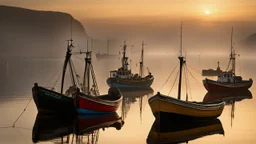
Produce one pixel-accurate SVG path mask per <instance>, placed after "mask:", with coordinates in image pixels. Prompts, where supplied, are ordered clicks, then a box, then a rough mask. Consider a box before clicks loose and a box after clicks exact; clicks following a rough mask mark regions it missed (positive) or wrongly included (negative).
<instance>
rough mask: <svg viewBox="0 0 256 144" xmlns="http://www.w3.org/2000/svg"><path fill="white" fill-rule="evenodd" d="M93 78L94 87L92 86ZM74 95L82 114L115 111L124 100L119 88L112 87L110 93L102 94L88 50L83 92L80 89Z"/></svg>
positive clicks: (79, 111) (75, 102) (76, 104)
mask: <svg viewBox="0 0 256 144" xmlns="http://www.w3.org/2000/svg"><path fill="white" fill-rule="evenodd" d="M91 78H92V87H91V86H90V79H91ZM74 95H75V100H74V104H75V107H76V110H77V112H78V113H82V114H100V113H110V112H115V111H116V110H117V109H118V107H119V105H120V103H121V100H122V95H121V93H120V91H119V90H118V89H117V88H110V89H109V92H108V94H106V95H100V93H99V89H98V85H97V82H96V77H95V74H94V71H93V66H92V63H91V51H90V52H89V51H87V52H86V58H85V70H84V81H83V85H82V92H80V91H79V90H78V91H77V92H76V93H75V94H74Z"/></svg>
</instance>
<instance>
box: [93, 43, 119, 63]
mask: <svg viewBox="0 0 256 144" xmlns="http://www.w3.org/2000/svg"><path fill="white" fill-rule="evenodd" d="M118 56H119V55H117V54H110V53H109V40H108V41H107V53H100V52H98V53H96V58H97V59H110V58H112V59H114V58H115V59H117V58H118Z"/></svg>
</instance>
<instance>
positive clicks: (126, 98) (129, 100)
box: [119, 87, 154, 118]
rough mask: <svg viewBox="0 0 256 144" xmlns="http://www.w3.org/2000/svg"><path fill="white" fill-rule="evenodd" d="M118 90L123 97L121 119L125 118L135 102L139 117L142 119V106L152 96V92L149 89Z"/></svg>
mask: <svg viewBox="0 0 256 144" xmlns="http://www.w3.org/2000/svg"><path fill="white" fill-rule="evenodd" d="M119 90H120V92H121V93H122V95H123V101H122V117H123V118H126V116H127V114H128V111H129V110H130V108H131V104H133V103H136V102H137V101H139V109H140V117H142V109H143V105H145V104H146V103H147V100H148V98H149V97H150V96H152V95H153V93H154V90H153V89H152V88H151V87H136V88H119ZM143 101H145V102H143Z"/></svg>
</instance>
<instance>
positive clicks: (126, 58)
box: [122, 41, 128, 70]
mask: <svg viewBox="0 0 256 144" xmlns="http://www.w3.org/2000/svg"><path fill="white" fill-rule="evenodd" d="M126 48H127V45H126V41H124V46H123V58H122V68H123V70H128V62H127V61H128V57H126Z"/></svg>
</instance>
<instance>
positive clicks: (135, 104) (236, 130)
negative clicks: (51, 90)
mask: <svg viewBox="0 0 256 144" xmlns="http://www.w3.org/2000/svg"><path fill="white" fill-rule="evenodd" d="M131 58H132V63H131V66H132V71H134V72H138V70H139V67H138V64H137V66H136V63H137V61H139V55H133V56H132V57H131ZM186 60H187V65H189V66H191V67H193V68H194V69H195V70H197V71H195V70H193V69H190V71H191V73H192V74H193V75H194V77H195V78H196V81H195V80H194V78H192V77H189V81H190V86H191V94H192V95H189V100H190V101H202V100H203V99H204V96H205V95H206V93H207V91H206V90H205V89H204V87H203V84H202V80H203V79H204V78H205V77H202V76H201V75H200V73H198V71H199V72H200V71H201V70H202V69H208V68H213V69H215V68H216V67H217V65H216V63H217V61H220V67H221V69H223V70H225V68H226V66H227V64H228V57H223V56H221V57H220V56H219V57H215V56H204V55H203V54H201V56H200V59H199V57H198V55H187V59H186ZM74 63H75V62H74ZM177 63H178V58H177V57H176V55H175V54H174V55H170V56H166V55H165V56H152V55H146V56H145V65H146V66H147V67H149V69H150V71H151V72H152V74H153V75H154V77H155V80H154V83H153V84H152V86H151V88H152V90H153V91H149V92H148V93H147V92H145V93H143V92H142V93H141V92H136V91H132V90H130V91H128V92H126V93H125V92H124V95H125V96H124V99H123V100H124V101H123V105H122V106H120V108H119V109H118V111H117V113H118V115H120V116H123V119H124V121H125V124H124V126H123V127H122V129H121V130H120V131H117V130H116V129H108V128H106V129H105V131H103V130H100V132H99V140H98V143H123V144H128V143H146V139H147V136H148V134H149V132H150V129H151V126H152V124H153V122H154V116H153V115H152V113H151V110H150V107H149V105H148V102H147V99H148V98H149V97H150V96H152V95H153V94H155V93H156V92H158V91H159V90H160V89H161V87H162V86H163V84H164V83H165V82H166V80H167V77H168V76H169V74H170V73H171V71H172V70H173V68H174V67H175V66H176V64H177ZM120 64H121V63H120V59H117V60H96V59H95V58H93V65H94V70H95V74H96V79H97V82H98V85H99V88H100V92H101V94H103V93H107V90H108V86H107V84H106V79H107V77H108V76H109V71H110V70H113V69H116V68H118V67H120ZM237 64H238V65H237V72H238V74H239V75H240V74H241V75H242V77H243V79H249V78H252V79H253V80H256V75H255V72H256V67H255V66H254V65H255V64H254V62H253V60H252V59H242V58H240V59H238V60H237ZM79 67H80V68H78V70H82V67H83V65H80V66H79ZM208 78H210V79H216V77H208ZM46 79H48V78H46ZM174 79H175V72H174V75H173V76H172V77H171V78H170V79H169V80H168V82H167V83H166V85H164V86H163V88H162V89H161V90H160V92H161V93H163V94H168V93H169V91H170V88H171V87H172V85H173V81H174ZM41 83H46V82H45V81H44V82H41ZM183 83H184V82H183ZM32 86H33V84H31V87H32ZM184 89H185V88H183V92H182V99H185V92H184ZM250 91H251V93H252V99H244V100H242V101H237V102H235V105H234V113H233V119H232V118H231V113H232V105H226V106H225V108H224V111H223V113H222V115H221V116H220V117H219V120H220V121H221V123H222V126H223V129H224V131H225V135H224V136H223V135H211V136H207V137H203V138H199V139H195V140H193V141H189V142H192V143H202V144H203V143H255V142H256V139H255V135H256V128H255V127H256V123H255V120H256V105H255V103H256V101H255V99H254V98H253V97H254V96H255V93H256V85H255V84H253V86H252V87H251V88H250ZM189 94H190V93H189ZM170 96H172V97H176V96H177V86H174V87H173V89H172V91H171V92H170ZM30 97H31V95H28V96H26V98H27V99H25V100H24V99H23V100H21V99H17V97H16V98H10V99H9V100H8V99H3V98H1V102H0V113H1V114H2V116H1V118H0V127H5V126H12V124H13V122H14V121H15V119H16V118H17V117H18V116H19V114H20V113H21V112H22V111H23V109H24V107H25V105H26V104H27V102H28V99H29V98H30ZM36 115H37V110H36V107H35V104H34V102H33V101H31V103H30V104H29V106H28V108H27V110H26V111H25V113H24V114H23V115H22V116H21V118H20V119H19V121H18V122H17V123H16V128H1V129H0V139H1V143H32V138H31V135H32V128H33V125H34V121H35V118H36ZM231 123H232V126H231ZM47 143H48V142H47ZM49 143H52V142H51V141H49Z"/></svg>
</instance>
